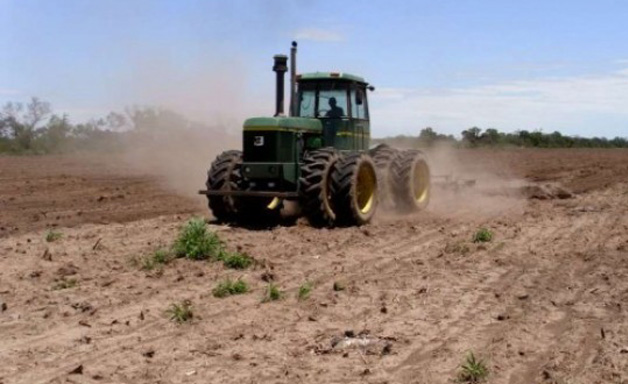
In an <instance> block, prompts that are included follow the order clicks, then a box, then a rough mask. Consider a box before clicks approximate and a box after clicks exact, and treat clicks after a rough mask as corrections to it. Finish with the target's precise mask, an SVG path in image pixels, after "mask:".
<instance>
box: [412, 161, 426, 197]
mask: <svg viewBox="0 0 628 384" xmlns="http://www.w3.org/2000/svg"><path fill="white" fill-rule="evenodd" d="M413 176H414V177H413V178H412V186H413V191H414V200H415V201H416V202H417V203H418V204H421V203H423V202H424V201H425V200H427V198H428V196H429V191H430V171H429V169H428V168H427V164H425V162H423V161H420V162H418V163H417V164H416V165H415V166H414V175H413Z"/></svg>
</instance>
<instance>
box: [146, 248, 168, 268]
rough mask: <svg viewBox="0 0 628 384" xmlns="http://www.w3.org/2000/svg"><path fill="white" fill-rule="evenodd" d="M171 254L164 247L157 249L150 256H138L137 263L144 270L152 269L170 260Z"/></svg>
mask: <svg viewBox="0 0 628 384" xmlns="http://www.w3.org/2000/svg"><path fill="white" fill-rule="evenodd" d="M172 259H173V256H172V254H171V253H170V252H168V251H167V250H165V249H158V250H156V251H155V253H153V254H152V255H151V256H145V257H142V258H140V260H139V265H140V266H141V268H142V269H143V270H145V271H152V270H153V269H155V268H157V267H162V266H164V265H166V264H168V263H169V262H171V261H172Z"/></svg>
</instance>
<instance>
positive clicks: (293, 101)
mask: <svg viewBox="0 0 628 384" xmlns="http://www.w3.org/2000/svg"><path fill="white" fill-rule="evenodd" d="M297 108H298V105H297V42H296V41H293V42H292V48H290V116H296V115H297Z"/></svg>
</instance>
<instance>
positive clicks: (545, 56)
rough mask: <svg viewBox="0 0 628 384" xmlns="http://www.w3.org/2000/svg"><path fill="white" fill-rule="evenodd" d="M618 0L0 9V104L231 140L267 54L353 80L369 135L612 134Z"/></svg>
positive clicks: (627, 57)
mask: <svg viewBox="0 0 628 384" xmlns="http://www.w3.org/2000/svg"><path fill="white" fill-rule="evenodd" d="M627 20H628V2H627V1H618V0H597V1H582V0H569V1H567V0H543V1H540V0H526V1H504V0H499V1H497V0H484V1H482V0H475V1H470V0H439V1H434V0H430V1H423V0H417V1H398V0H387V1H378V0H374V1H368V2H367V1H353V0H343V1H337V0H336V1H317V0H308V1H303V0H293V1H280V0H258V1H254V0H250V1H245V0H233V1H218V0H215V1H210V0H206V1H192V0H176V1H175V0H171V1H160V0H152V1H147V0H124V1H122V0H101V1H94V0H41V1H34V0H0V103H1V104H4V103H6V102H8V101H21V102H25V101H28V100H29V99H30V97H32V96H37V97H39V98H41V99H44V100H47V101H49V102H51V104H52V106H53V109H54V110H55V112H57V113H67V114H68V115H69V116H70V118H71V120H72V121H74V122H81V121H85V120H87V119H90V118H95V117H101V116H104V115H106V114H107V113H108V112H109V111H111V110H118V111H120V110H122V109H123V108H124V107H125V106H132V105H159V106H164V107H168V108H173V109H176V110H178V111H181V112H182V113H184V114H186V115H188V116H190V117H191V118H193V119H197V120H203V121H208V122H217V123H220V124H225V125H228V126H229V127H230V129H231V130H236V131H237V130H239V129H240V127H241V124H242V120H243V119H244V118H246V117H247V116H259V115H262V116H263V115H272V113H273V110H274V107H273V103H274V74H273V73H272V71H271V68H272V56H273V55H274V54H278V53H284V54H288V52H289V48H290V42H291V41H292V40H297V41H298V43H299V57H298V71H299V72H310V71H318V70H320V71H341V72H348V73H352V74H357V75H360V76H363V77H365V78H366V79H367V81H369V82H370V83H371V84H373V85H374V86H375V87H376V90H375V91H374V92H372V93H370V94H369V102H370V108H371V123H372V124H371V129H372V134H373V136H376V137H382V136H390V135H400V134H407V135H416V134H418V132H419V131H420V129H422V128H424V127H427V126H430V127H432V128H434V129H435V130H436V131H438V132H441V133H447V134H455V135H459V133H460V132H461V131H462V130H464V129H467V128H469V127H472V126H477V127H480V128H497V129H499V130H502V131H508V132H513V131H516V130H522V129H526V130H530V131H532V130H542V131H543V132H553V131H555V130H558V131H560V132H562V133H564V134H569V135H578V136H585V137H591V136H606V137H616V136H620V137H628V28H627V27H626V25H627Z"/></svg>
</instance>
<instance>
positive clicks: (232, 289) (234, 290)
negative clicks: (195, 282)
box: [212, 279, 249, 298]
mask: <svg viewBox="0 0 628 384" xmlns="http://www.w3.org/2000/svg"><path fill="white" fill-rule="evenodd" d="M248 291H249V285H248V284H247V283H246V281H244V280H242V279H238V280H236V281H233V280H231V279H226V280H224V281H223V282H221V283H219V284H218V285H217V286H216V288H214V290H213V291H212V293H213V295H214V296H215V297H220V298H223V297H227V296H231V295H241V294H243V293H246V292H248Z"/></svg>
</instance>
